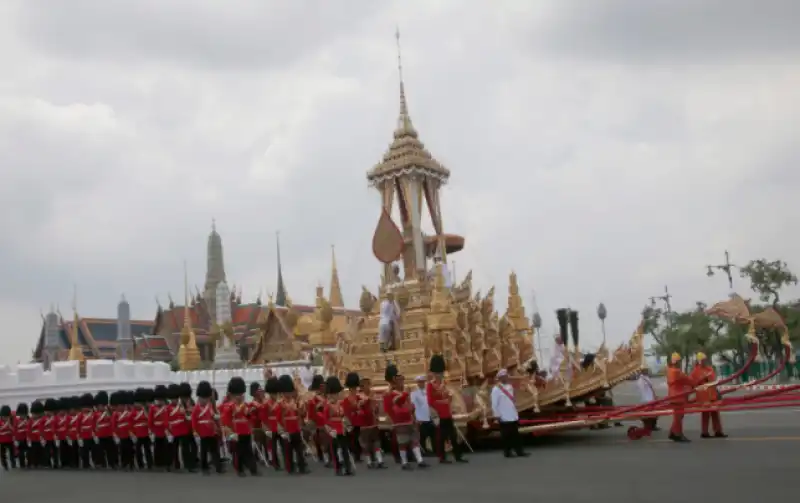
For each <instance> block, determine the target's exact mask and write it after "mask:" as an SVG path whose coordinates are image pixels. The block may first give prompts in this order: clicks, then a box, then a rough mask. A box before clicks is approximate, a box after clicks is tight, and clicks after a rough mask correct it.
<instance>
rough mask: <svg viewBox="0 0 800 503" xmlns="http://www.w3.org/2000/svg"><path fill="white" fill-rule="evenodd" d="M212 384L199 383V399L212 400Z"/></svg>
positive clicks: (206, 382)
mask: <svg viewBox="0 0 800 503" xmlns="http://www.w3.org/2000/svg"><path fill="white" fill-rule="evenodd" d="M211 395H212V393H211V383H210V382H208V381H200V382H199V383H197V397H198V398H211Z"/></svg>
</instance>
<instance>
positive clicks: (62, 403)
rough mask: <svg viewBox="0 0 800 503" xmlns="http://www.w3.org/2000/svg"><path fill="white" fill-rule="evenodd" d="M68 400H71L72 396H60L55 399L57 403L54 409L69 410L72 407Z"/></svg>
mask: <svg viewBox="0 0 800 503" xmlns="http://www.w3.org/2000/svg"><path fill="white" fill-rule="evenodd" d="M70 400H72V398H71V397H68V396H62V397H61V398H59V399H58V400H57V402H58V403H57V404H56V410H58V411H62V410H70V409H71V408H72V407H71V406H70V404H71V402H70Z"/></svg>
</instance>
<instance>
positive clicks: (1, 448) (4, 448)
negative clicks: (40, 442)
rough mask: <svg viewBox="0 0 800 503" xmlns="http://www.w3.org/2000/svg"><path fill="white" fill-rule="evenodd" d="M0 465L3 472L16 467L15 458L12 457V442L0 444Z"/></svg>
mask: <svg viewBox="0 0 800 503" xmlns="http://www.w3.org/2000/svg"><path fill="white" fill-rule="evenodd" d="M0 465H2V467H3V469H4V470H8V469H9V468H16V467H17V458H16V457H15V456H14V442H13V441H12V442H3V443H2V444H0Z"/></svg>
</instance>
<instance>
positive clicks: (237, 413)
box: [222, 403, 253, 435]
mask: <svg viewBox="0 0 800 503" xmlns="http://www.w3.org/2000/svg"><path fill="white" fill-rule="evenodd" d="M248 412H249V411H248V408H247V404H245V403H242V404H235V403H232V404H231V405H229V406H228V407H225V414H224V415H223V416H222V424H223V425H224V426H225V427H227V428H230V429H231V431H233V433H234V434H236V435H251V434H252V433H253V428H251V427H250V417H249V415H248Z"/></svg>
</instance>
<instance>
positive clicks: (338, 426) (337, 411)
mask: <svg viewBox="0 0 800 503" xmlns="http://www.w3.org/2000/svg"><path fill="white" fill-rule="evenodd" d="M322 417H323V418H324V419H325V425H326V426H328V427H330V428H332V429H333V431H335V432H336V434H337V435H344V409H343V408H342V405H341V403H338V402H333V403H331V402H327V403H326V404H325V407H324V408H323V409H322Z"/></svg>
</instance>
